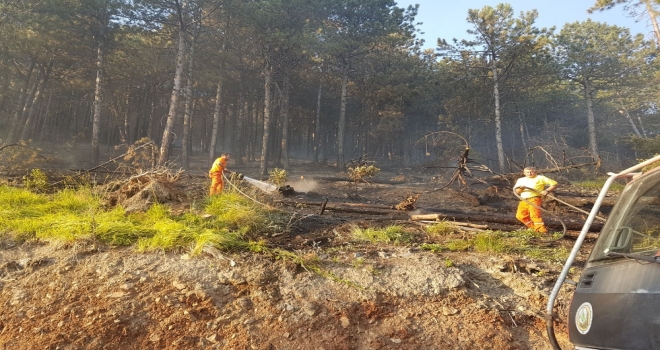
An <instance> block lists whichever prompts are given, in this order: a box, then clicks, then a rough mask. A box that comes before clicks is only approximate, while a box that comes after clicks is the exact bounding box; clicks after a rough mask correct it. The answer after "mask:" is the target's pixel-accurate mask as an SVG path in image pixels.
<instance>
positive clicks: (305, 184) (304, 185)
mask: <svg viewBox="0 0 660 350" xmlns="http://www.w3.org/2000/svg"><path fill="white" fill-rule="evenodd" d="M287 184H288V185H289V186H291V187H293V188H294V189H295V190H296V192H310V191H314V190H316V188H317V187H319V183H318V182H316V180H314V179H308V178H305V177H304V176H300V180H298V181H296V182H289V183H287Z"/></svg>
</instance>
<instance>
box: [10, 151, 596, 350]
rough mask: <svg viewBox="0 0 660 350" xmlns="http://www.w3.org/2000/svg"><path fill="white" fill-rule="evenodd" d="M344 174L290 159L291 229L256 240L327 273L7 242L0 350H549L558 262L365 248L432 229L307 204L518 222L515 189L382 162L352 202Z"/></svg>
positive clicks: (261, 259) (560, 308) (562, 297)
mask: <svg viewBox="0 0 660 350" xmlns="http://www.w3.org/2000/svg"><path fill="white" fill-rule="evenodd" d="M199 168H200V169H201V168H202V167H201V166H200V167H199ZM229 168H230V170H235V171H238V172H241V173H243V174H245V175H246V176H249V177H254V178H258V176H256V173H257V171H258V165H256V164H251V165H246V166H242V167H237V166H234V164H233V161H232V162H230V164H229ZM199 172H200V173H201V174H203V173H204V170H199ZM341 177H346V174H339V173H337V172H336V168H334V167H330V166H319V165H315V164H309V163H299V164H295V165H294V166H293V168H292V170H291V171H290V173H289V178H290V179H295V180H294V181H292V182H291V183H290V185H291V186H293V188H294V189H295V190H296V191H297V192H301V193H299V194H297V195H295V196H292V197H289V198H286V201H287V202H288V203H289V204H283V203H282V202H280V200H283V199H284V198H281V197H279V196H278V195H275V196H274V198H273V200H272V201H271V205H274V206H277V207H278V209H280V210H283V211H286V212H290V213H295V215H293V216H292V219H291V221H290V222H289V225H287V228H286V230H283V232H281V233H277V234H270V235H269V236H264V237H263V239H264V240H265V241H266V243H267V244H268V245H269V246H272V247H279V248H284V249H286V250H289V251H292V252H295V253H296V254H298V255H299V256H303V257H306V258H307V259H312V260H314V261H315V262H316V263H317V264H318V266H320V267H321V268H322V271H324V274H319V273H315V272H314V271H309V270H307V269H305V268H304V267H301V265H298V264H294V263H292V262H291V261H284V260H275V259H274V258H273V257H271V256H267V255H260V254H255V253H226V252H219V251H215V250H207V251H206V252H205V254H204V255H202V256H197V257H193V258H191V257H189V256H188V255H187V254H185V252H167V253H164V252H160V253H148V254H140V253H136V252H134V251H133V250H132V249H131V248H121V249H119V248H108V247H102V246H99V245H98V244H96V243H94V242H77V243H75V244H68V245H53V244H40V243H34V242H33V243H24V244H12V243H11V242H0V304H1V305H2V310H3V311H2V313H1V314H0V347H1V348H2V349H34V348H41V349H327V350H329V349H541V350H542V349H551V346H550V345H549V342H548V341H547V336H546V334H545V321H544V313H545V306H546V303H547V298H548V295H549V294H550V291H551V289H552V287H553V285H554V283H555V281H556V279H557V276H558V275H559V272H560V270H561V267H562V263H563V261H559V260H552V259H550V260H547V259H546V260H540V259H533V258H530V257H527V256H524V255H520V254H514V253H512V254H494V253H493V254H490V253H479V252H476V251H462V252H450V251H445V252H431V251H427V250H424V249H420V247H419V244H415V243H412V244H383V243H376V244H372V243H365V242H356V241H355V240H354V239H351V237H350V235H349V231H350V229H351V227H355V226H360V227H383V226H386V225H393V224H396V225H401V226H403V227H405V228H406V229H407V230H411V231H417V232H420V231H421V229H422V225H423V224H421V223H418V222H413V221H411V220H410V219H409V214H410V212H403V211H395V210H391V211H389V212H387V211H385V213H383V211H382V210H381V211H374V212H371V213H370V212H369V211H368V210H364V211H363V212H360V210H355V211H341V210H333V209H327V210H325V211H324V213H323V214H322V215H319V214H320V207H319V206H316V205H305V204H303V203H308V204H309V203H312V202H314V203H316V202H322V201H324V200H325V199H327V200H328V207H329V208H338V207H340V206H341V205H340V203H355V204H359V205H375V206H391V205H395V204H397V203H399V202H400V201H402V200H403V199H404V198H406V196H407V195H408V194H419V195H420V196H419V198H418V200H417V202H416V203H415V207H416V208H418V209H420V210H422V211H423V208H449V209H456V210H465V209H469V210H470V211H472V212H483V213H491V214H492V213H499V214H501V215H504V216H510V217H513V216H514V209H515V206H516V203H517V200H516V198H515V197H513V195H511V194H510V192H511V190H510V188H503V189H500V190H499V194H498V195H496V196H495V199H494V200H493V201H490V202H489V203H485V204H479V203H478V202H476V203H475V198H474V196H473V195H467V196H466V191H465V190H461V189H460V188H459V185H458V184H456V185H452V186H451V187H450V188H448V189H445V190H441V191H434V189H437V188H439V187H441V185H442V184H443V182H446V181H447V180H448V175H447V174H440V176H439V177H438V174H431V173H424V172H423V171H419V170H413V169H386V168H384V169H382V171H381V172H380V173H379V174H378V175H377V176H376V177H375V178H374V179H373V180H374V181H373V182H372V183H370V184H360V185H359V186H358V189H357V196H356V192H355V189H356V188H355V186H354V185H353V184H352V183H351V182H347V181H341V180H337V178H341ZM324 179H325V180H324ZM388 181H389V183H387V184H385V182H388ZM379 182H381V183H379ZM207 185H208V184H207V180H206V179H204V178H203V176H199V177H196V178H191V179H190V180H189V182H188V183H187V184H186V186H187V189H186V191H187V193H188V195H189V198H199V197H203V196H204V195H205V194H206V191H207V188H206V186H207ZM470 186H471V187H470V190H469V191H467V192H472V193H474V194H479V193H483V192H485V191H491V192H492V191H493V190H492V189H490V190H489V189H488V188H487V187H486V186H485V185H481V184H477V183H475V184H471V185H470ZM291 202H297V203H298V204H291ZM333 204H334V205H333ZM358 208H359V207H358ZM474 221H475V222H479V221H480V220H479V217H478V216H477V217H474ZM519 228H522V227H521V226H518V227H515V226H513V227H511V228H510V229H511V231H514V230H516V229H519ZM461 234H462V235H465V236H470V235H475V234H476V232H474V231H469V230H468V231H464V232H462V233H461ZM573 234H575V232H573ZM573 243H574V241H573V240H572V239H570V238H564V239H562V240H560V241H558V242H556V243H555V244H553V245H552V246H550V247H548V249H564V250H570V249H571V247H572V245H573ZM592 244H593V242H592V241H591V240H589V239H588V240H587V242H586V244H585V245H584V246H583V248H582V250H581V253H580V254H579V255H578V257H577V262H576V268H575V269H573V270H572V271H571V274H570V276H569V277H570V278H573V279H576V278H577V276H579V273H580V266H582V265H583V264H584V261H585V259H586V257H587V254H588V253H589V251H590V248H591V246H592ZM571 293H572V287H569V286H564V287H562V289H561V291H560V294H559V297H558V301H557V304H556V308H557V313H556V314H557V319H556V322H555V329H556V333H557V338H558V341H559V343H560V345H562V347H563V348H568V347H569V342H568V337H567V329H566V318H567V308H568V305H569V303H570V298H571Z"/></svg>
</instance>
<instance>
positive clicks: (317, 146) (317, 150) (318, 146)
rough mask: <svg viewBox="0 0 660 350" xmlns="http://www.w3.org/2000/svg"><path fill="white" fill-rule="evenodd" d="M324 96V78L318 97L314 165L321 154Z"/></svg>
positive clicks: (320, 82) (320, 83) (321, 81)
mask: <svg viewBox="0 0 660 350" xmlns="http://www.w3.org/2000/svg"><path fill="white" fill-rule="evenodd" d="M322 94H323V78H321V80H320V81H319V93H318V95H317V97H316V119H315V122H314V163H318V162H319V153H320V152H321V137H320V136H321V96H322Z"/></svg>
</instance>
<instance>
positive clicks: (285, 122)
mask: <svg viewBox="0 0 660 350" xmlns="http://www.w3.org/2000/svg"><path fill="white" fill-rule="evenodd" d="M283 95H284V96H282V97H283V98H282V142H281V145H280V146H281V147H282V162H283V164H282V165H283V167H284V170H286V171H289V170H291V167H290V165H289V143H288V142H289V97H290V95H291V82H290V81H289V77H288V76H286V77H284V92H283Z"/></svg>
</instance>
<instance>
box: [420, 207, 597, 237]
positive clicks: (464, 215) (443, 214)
mask: <svg viewBox="0 0 660 350" xmlns="http://www.w3.org/2000/svg"><path fill="white" fill-rule="evenodd" d="M424 211H427V212H429V213H426V214H427V215H424V216H423V219H419V220H452V221H454V220H458V221H469V222H472V223H475V222H477V223H481V224H484V223H486V224H488V226H491V225H490V223H498V224H505V225H514V226H517V227H522V224H521V223H520V222H519V221H518V219H516V218H515V216H514V214H513V213H510V214H492V213H484V212H469V211H458V210H447V209H435V208H427V209H424ZM420 215H423V214H416V215H413V216H415V217H419V216H420ZM433 215H435V216H433ZM413 216H411V219H412V217H413ZM544 221H545V225H546V226H547V227H548V228H550V229H553V230H560V229H562V225H561V223H560V222H559V220H558V219H557V218H555V217H552V215H547V214H546V215H545V217H544ZM562 221H563V222H564V224H565V225H566V228H567V229H568V230H577V231H580V230H582V226H584V219H576V218H569V217H566V216H565V215H564V216H562ZM602 227H603V224H602V223H600V222H594V223H593V224H592V225H591V227H590V229H589V231H592V232H596V231H600V229H601V228H602Z"/></svg>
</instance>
